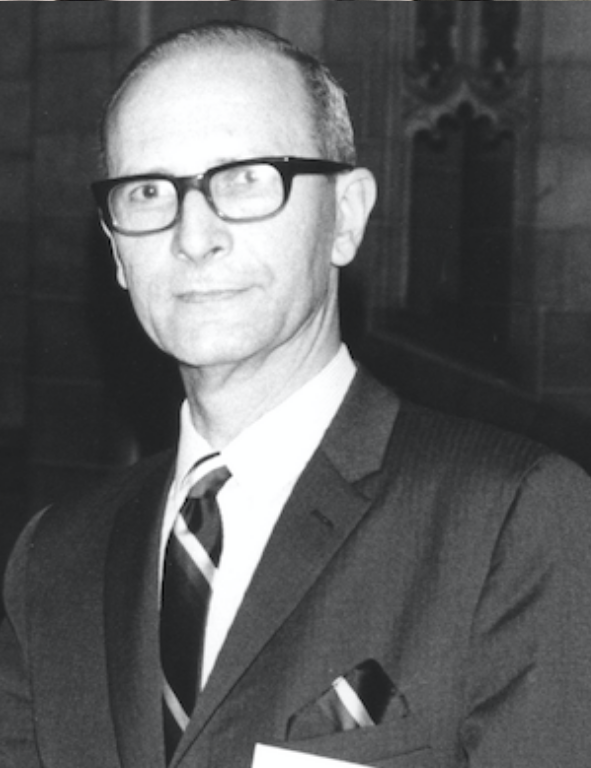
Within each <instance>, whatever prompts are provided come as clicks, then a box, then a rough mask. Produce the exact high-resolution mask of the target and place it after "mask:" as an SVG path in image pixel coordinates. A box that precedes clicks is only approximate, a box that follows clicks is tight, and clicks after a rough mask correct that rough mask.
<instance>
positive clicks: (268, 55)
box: [103, 40, 315, 145]
mask: <svg viewBox="0 0 591 768" xmlns="http://www.w3.org/2000/svg"><path fill="white" fill-rule="evenodd" d="M224 49H225V50H224ZM216 53H227V54H229V57H236V58H239V57H252V58H253V59H259V60H261V61H263V62H268V61H270V60H272V59H276V60H277V61H279V62H282V63H284V64H285V65H286V66H287V67H288V68H289V69H291V71H292V72H293V74H294V80H293V84H292V83H290V84H289V86H290V88H291V89H292V90H293V91H294V92H295V89H296V88H297V90H298V91H299V94H300V96H301V100H302V104H303V105H304V107H305V108H306V110H307V114H308V118H309V128H310V131H311V132H312V133H313V132H314V129H315V120H314V103H313V99H312V97H311V95H310V93H309V91H308V89H307V87H306V81H305V78H304V76H303V74H302V72H301V70H300V68H299V67H298V65H297V62H295V61H293V60H292V59H290V58H289V57H287V56H284V55H282V54H281V53H280V52H279V51H274V50H269V49H264V48H261V49H258V48H249V47H248V46H247V45H241V46H240V47H237V46H235V45H233V44H232V41H224V40H220V41H208V43H207V45H206V46H200V47H197V46H196V45H195V46H193V47H192V48H191V47H189V45H186V46H184V47H183V48H180V47H179V48H175V49H172V50H166V51H165V52H163V55H162V56H158V57H155V58H154V59H152V60H150V61H149V62H146V64H145V65H144V66H142V67H141V68H139V69H138V70H135V71H134V72H133V74H132V76H131V77H130V78H129V79H127V80H126V81H125V82H124V84H123V86H122V87H121V88H119V89H118V90H117V91H116V92H115V94H114V96H113V97H112V98H111V100H110V102H109V104H108V107H107V109H106V110H105V115H104V118H103V134H104V139H105V140H106V139H107V138H108V134H109V132H110V130H111V128H112V125H113V123H114V121H115V120H116V119H117V116H118V115H119V113H120V111H121V109H122V108H125V105H126V103H127V102H128V101H129V100H131V99H132V98H133V96H134V93H135V92H137V90H139V89H141V87H142V83H143V82H144V81H145V80H147V79H148V78H149V77H150V76H151V75H152V74H154V73H156V72H157V70H158V69H160V68H164V67H166V66H167V65H174V64H182V62H183V59H186V60H195V61H198V60H199V59H206V58H207V57H209V56H211V55H215V54H216ZM228 60H229V59H228ZM294 84H295V85H294ZM312 138H313V136H312ZM105 145H106V141H105Z"/></svg>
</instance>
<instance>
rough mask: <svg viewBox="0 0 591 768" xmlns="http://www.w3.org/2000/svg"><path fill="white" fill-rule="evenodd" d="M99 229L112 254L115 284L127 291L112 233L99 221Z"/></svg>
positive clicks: (122, 268)
mask: <svg viewBox="0 0 591 768" xmlns="http://www.w3.org/2000/svg"><path fill="white" fill-rule="evenodd" d="M101 227H102V230H103V232H104V233H105V235H106V236H107V240H108V241H109V244H110V246H111V253H112V254H113V259H114V261H115V269H116V275H117V282H118V283H119V285H120V286H121V287H122V288H123V289H124V290H127V278H126V276H125V268H124V267H123V261H122V260H121V256H120V255H119V248H118V246H117V241H116V240H115V237H114V235H113V233H112V232H111V231H110V230H109V229H108V228H107V225H106V224H105V222H104V221H101Z"/></svg>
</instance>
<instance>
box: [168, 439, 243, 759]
mask: <svg viewBox="0 0 591 768" xmlns="http://www.w3.org/2000/svg"><path fill="white" fill-rule="evenodd" d="M191 474H192V477H191V482H192V483H193V485H192V487H191V490H190V491H189V494H188V496H187V499H186V501H185V503H184V504H183V506H182V509H181V510H180V512H179V514H178V515H177V518H176V521H175V524H174V527H173V530H172V533H171V535H170V539H169V541H168V544H167V547H166V555H165V560H164V572H163V580H162V604H161V610H160V656H161V661H162V671H163V675H164V680H163V690H164V732H165V740H166V752H167V757H168V759H169V760H170V758H171V757H172V754H173V752H174V750H175V748H176V745H177V744H178V741H179V739H180V737H181V735H182V733H183V731H184V730H185V728H186V727H187V724H188V722H189V719H190V717H191V714H192V712H193V709H194V707H195V702H196V698H197V693H198V691H199V688H200V682H201V663H202V657H203V641H204V634H205V622H206V619H207V610H208V607H209V600H210V597H211V588H212V584H213V579H214V576H215V573H216V570H217V566H218V563H219V560H220V555H221V551H222V521H221V516H220V510H219V507H218V504H217V501H216V496H217V494H218V492H219V491H220V489H221V488H222V486H223V485H224V483H225V482H226V481H227V480H228V478H229V477H230V473H229V471H228V470H227V468H226V467H224V466H223V464H222V463H221V459H220V456H219V454H213V455H211V456H206V457H205V458H204V459H202V460H201V461H199V462H198V463H197V464H196V465H195V466H194V467H193V469H192V470H191Z"/></svg>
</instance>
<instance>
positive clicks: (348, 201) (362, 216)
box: [332, 168, 377, 267]
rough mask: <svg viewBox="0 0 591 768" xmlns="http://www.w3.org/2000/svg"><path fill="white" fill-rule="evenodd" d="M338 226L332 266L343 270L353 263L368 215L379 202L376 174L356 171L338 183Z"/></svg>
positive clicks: (339, 179) (338, 179) (359, 169)
mask: <svg viewBox="0 0 591 768" xmlns="http://www.w3.org/2000/svg"><path fill="white" fill-rule="evenodd" d="M336 185H337V186H336V206H337V210H336V224H335V241H334V247H333V253H332V263H333V265H334V266H335V267H344V266H346V265H347V264H349V263H350V262H352V261H353V259H354V258H355V255H356V253H357V249H358V248H359V246H360V245H361V241H362V240H363V235H364V233H365V227H366V225H367V221H368V219H369V215H370V213H371V211H372V209H373V207H374V205H375V202H376V199H377V185H376V180H375V178H374V175H373V174H372V172H371V171H369V170H368V169H367V168H355V169H354V170H352V171H350V172H349V173H344V174H342V175H340V176H338V177H337V180H336Z"/></svg>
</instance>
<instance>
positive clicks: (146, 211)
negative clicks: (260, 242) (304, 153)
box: [109, 163, 285, 233]
mask: <svg viewBox="0 0 591 768" xmlns="http://www.w3.org/2000/svg"><path fill="white" fill-rule="evenodd" d="M190 189H200V190H201V191H202V192H203V193H204V195H205V197H206V199H207V200H208V202H209V204H210V205H211V206H212V207H213V209H214V210H215V212H216V213H217V214H218V215H220V216H222V217H223V218H226V219H229V220H233V221H246V220H249V219H251V220H252V219H261V218H265V217H266V216H271V215H273V214H274V213H276V212H277V211H278V210H280V209H281V207H282V206H283V204H284V202H285V189H284V183H283V179H282V176H281V174H280V172H279V171H278V170H277V169H276V168H275V167H274V166H272V165H268V164H266V163H258V164H252V165H239V166H233V167H230V168H224V169H220V170H214V172H212V173H210V174H206V175H205V176H204V177H203V179H199V178H198V177H197V178H195V179H183V180H176V182H174V181H172V180H170V179H158V178H154V179H149V178H145V179H141V180H135V181H127V182H122V183H121V184H120V185H118V186H117V187H115V188H114V189H113V190H112V191H111V193H110V196H109V206H110V209H111V214H112V218H113V223H114V225H115V226H116V227H117V228H119V229H122V230H124V231H126V232H130V233H146V232H155V231H158V230H162V229H166V228H167V227H169V226H171V225H172V224H173V223H174V221H175V220H176V219H177V216H178V213H179V206H180V204H181V200H182V198H183V197H184V195H185V194H186V193H187V192H188V191H189V190H190ZM177 190H178V191H177Z"/></svg>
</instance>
